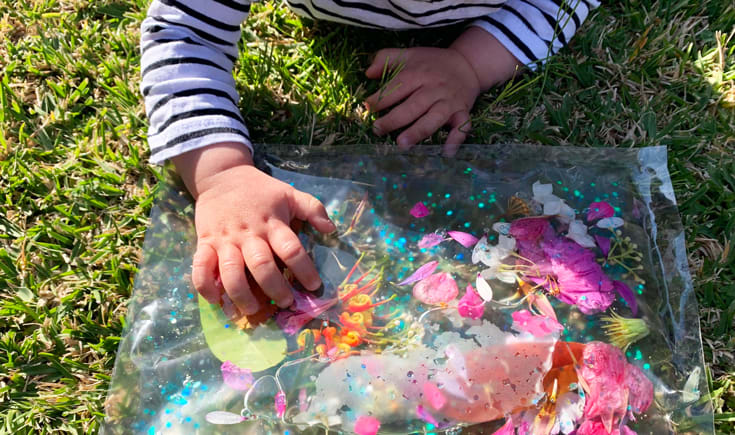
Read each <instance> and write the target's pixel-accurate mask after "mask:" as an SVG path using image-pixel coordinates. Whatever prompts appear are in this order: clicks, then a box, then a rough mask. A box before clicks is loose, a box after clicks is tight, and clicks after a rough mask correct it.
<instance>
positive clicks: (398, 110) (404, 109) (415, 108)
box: [373, 88, 436, 143]
mask: <svg viewBox="0 0 735 435" xmlns="http://www.w3.org/2000/svg"><path fill="white" fill-rule="evenodd" d="M435 101H436V95H434V94H433V93H432V92H431V90H429V89H426V88H422V89H419V90H418V91H416V92H414V93H413V94H412V95H411V96H410V97H408V99H406V101H404V102H403V103H401V104H400V105H398V106H396V107H394V108H393V109H391V111H390V112H388V114H386V115H385V116H383V117H381V118H378V119H376V120H375V122H374V123H373V127H374V128H375V129H378V130H380V131H382V132H383V133H390V132H391V131H394V130H398V129H399V128H401V127H405V126H407V125H409V124H411V123H412V122H414V121H416V120H417V119H419V118H420V117H421V115H423V114H425V113H426V112H427V111H428V110H429V109H430V108H431V107H432V105H433V104H434V102H435ZM414 143H415V142H414Z"/></svg>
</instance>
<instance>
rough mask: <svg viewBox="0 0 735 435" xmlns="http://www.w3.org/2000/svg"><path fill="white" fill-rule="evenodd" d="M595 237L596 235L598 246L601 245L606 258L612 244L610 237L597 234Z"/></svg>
mask: <svg viewBox="0 0 735 435" xmlns="http://www.w3.org/2000/svg"><path fill="white" fill-rule="evenodd" d="M594 237H595V241H596V242H597V246H599V247H600V250H601V251H602V255H604V256H605V258H607V254H608V253H609V252H610V244H611V240H610V238H609V237H603V236H598V235H597V234H595V236H594Z"/></svg>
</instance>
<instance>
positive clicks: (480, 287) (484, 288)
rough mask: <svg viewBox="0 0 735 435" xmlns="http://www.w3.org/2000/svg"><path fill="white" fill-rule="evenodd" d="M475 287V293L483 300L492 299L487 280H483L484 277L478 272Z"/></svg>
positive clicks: (491, 290) (488, 300)
mask: <svg viewBox="0 0 735 435" xmlns="http://www.w3.org/2000/svg"><path fill="white" fill-rule="evenodd" d="M475 287H476V288H477V294H478V295H480V297H481V298H482V299H483V300H484V301H485V302H490V301H492V300H493V288H492V287H490V284H488V282H487V281H485V278H483V277H482V275H480V274H479V273H478V274H477V279H476V280H475Z"/></svg>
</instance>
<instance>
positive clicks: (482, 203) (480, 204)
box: [477, 202, 485, 208]
mask: <svg viewBox="0 0 735 435" xmlns="http://www.w3.org/2000/svg"><path fill="white" fill-rule="evenodd" d="M477 206H478V207H480V208H485V203H484V202H481V203H479V204H477Z"/></svg>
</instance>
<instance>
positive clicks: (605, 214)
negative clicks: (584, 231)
mask: <svg viewBox="0 0 735 435" xmlns="http://www.w3.org/2000/svg"><path fill="white" fill-rule="evenodd" d="M613 216H615V209H614V208H613V206H611V205H610V204H608V203H607V202H605V201H600V202H593V203H592V204H590V209H589V211H588V212H587V222H594V221H596V220H598V219H603V218H609V217H613Z"/></svg>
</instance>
